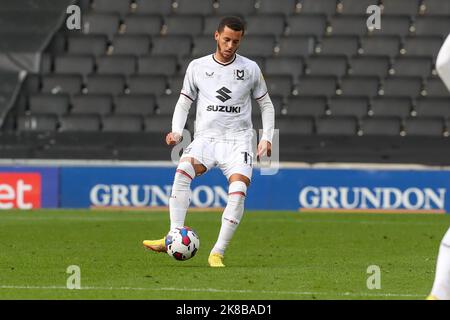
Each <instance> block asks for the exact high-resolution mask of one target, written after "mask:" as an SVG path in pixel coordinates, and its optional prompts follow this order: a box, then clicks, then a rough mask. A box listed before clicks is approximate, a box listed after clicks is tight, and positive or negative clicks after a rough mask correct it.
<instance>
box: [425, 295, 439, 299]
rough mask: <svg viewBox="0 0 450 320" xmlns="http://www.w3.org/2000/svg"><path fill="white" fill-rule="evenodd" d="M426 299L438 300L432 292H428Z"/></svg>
mask: <svg viewBox="0 0 450 320" xmlns="http://www.w3.org/2000/svg"><path fill="white" fill-rule="evenodd" d="M426 300H439V299H438V298H437V297H436V296H433V295H432V294H430V295H429V296H428V297H427V299H426Z"/></svg>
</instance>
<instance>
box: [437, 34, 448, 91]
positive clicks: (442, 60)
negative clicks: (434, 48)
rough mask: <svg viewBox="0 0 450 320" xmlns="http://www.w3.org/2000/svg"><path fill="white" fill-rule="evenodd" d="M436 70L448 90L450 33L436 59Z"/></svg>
mask: <svg viewBox="0 0 450 320" xmlns="http://www.w3.org/2000/svg"><path fill="white" fill-rule="evenodd" d="M436 70H437V72H438V74H439V76H440V77H441V79H442V81H444V83H445V85H446V86H447V89H448V90H449V91H450V35H448V37H447V39H446V40H445V42H444V44H443V45H442V47H441V50H440V51H439V54H438V57H437V59H436Z"/></svg>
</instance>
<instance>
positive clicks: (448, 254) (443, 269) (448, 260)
mask: <svg viewBox="0 0 450 320" xmlns="http://www.w3.org/2000/svg"><path fill="white" fill-rule="evenodd" d="M431 294H432V295H433V296H435V297H436V298H438V299H439V300H450V229H448V230H447V233H446V234H445V236H444V238H443V239H442V242H441V246H440V248H439V255H438V258H437V263H436V275H435V278H434V284H433V289H432V290H431Z"/></svg>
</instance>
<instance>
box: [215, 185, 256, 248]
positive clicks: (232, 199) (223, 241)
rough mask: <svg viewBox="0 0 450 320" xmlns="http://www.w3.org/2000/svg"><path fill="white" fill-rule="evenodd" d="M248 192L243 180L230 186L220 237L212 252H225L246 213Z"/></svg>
mask: <svg viewBox="0 0 450 320" xmlns="http://www.w3.org/2000/svg"><path fill="white" fill-rule="evenodd" d="M246 194H247V186H246V185H245V183H244V182H242V181H235V182H232V183H230V186H229V188H228V202H227V206H226V208H225V210H224V211H223V215H222V226H221V227H220V233H219V238H218V239H217V242H216V244H215V245H214V248H213V249H212V250H211V253H219V254H221V255H223V254H224V252H225V249H226V248H227V246H228V244H229V243H230V240H231V238H232V237H233V235H234V232H235V231H236V229H237V227H238V225H239V222H241V219H242V216H243V214H244V201H245V195H246Z"/></svg>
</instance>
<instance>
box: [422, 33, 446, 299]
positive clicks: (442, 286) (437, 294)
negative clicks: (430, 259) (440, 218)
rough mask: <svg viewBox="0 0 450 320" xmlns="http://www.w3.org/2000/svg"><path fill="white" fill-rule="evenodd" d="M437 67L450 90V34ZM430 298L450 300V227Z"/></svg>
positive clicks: (438, 262)
mask: <svg viewBox="0 0 450 320" xmlns="http://www.w3.org/2000/svg"><path fill="white" fill-rule="evenodd" d="M436 69H437V71H438V74H439V76H440V77H441V79H442V81H444V83H445V85H446V86H447V89H448V90H449V91H450V34H449V35H448V36H447V39H446V40H445V42H444V44H443V45H442V48H441V50H440V51H439V54H438V57H437V60H436ZM427 299H428V300H450V228H449V229H448V230H447V232H446V234H445V235H444V238H443V239H442V241H441V245H440V247H439V254H438V257H437V262H436V274H435V278H434V284H433V288H432V289H431V293H430V295H429V296H428V298H427Z"/></svg>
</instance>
